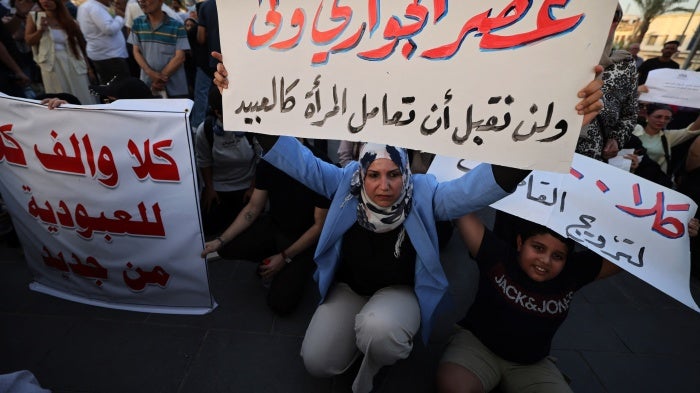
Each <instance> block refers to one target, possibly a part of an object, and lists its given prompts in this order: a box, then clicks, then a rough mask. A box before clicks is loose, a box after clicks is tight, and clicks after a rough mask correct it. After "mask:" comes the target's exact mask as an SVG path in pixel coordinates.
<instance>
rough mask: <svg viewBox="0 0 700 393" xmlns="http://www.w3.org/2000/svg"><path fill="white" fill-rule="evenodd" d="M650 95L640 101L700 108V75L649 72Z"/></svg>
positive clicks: (659, 71) (694, 73)
mask: <svg viewBox="0 0 700 393" xmlns="http://www.w3.org/2000/svg"><path fill="white" fill-rule="evenodd" d="M645 85H646V87H647V88H648V89H649V92H648V93H642V94H640V95H639V101H644V102H656V103H660V104H669V105H678V106H685V107H688V108H700V73H698V72H696V71H690V70H674V69H670V68H662V69H658V70H652V71H650V72H649V76H648V77H647V81H646V83H645Z"/></svg>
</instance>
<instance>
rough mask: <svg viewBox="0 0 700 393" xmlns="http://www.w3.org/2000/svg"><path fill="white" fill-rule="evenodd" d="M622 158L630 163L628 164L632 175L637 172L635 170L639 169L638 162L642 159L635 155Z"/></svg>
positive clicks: (626, 155)
mask: <svg viewBox="0 0 700 393" xmlns="http://www.w3.org/2000/svg"><path fill="white" fill-rule="evenodd" d="M622 157H623V158H626V159H628V160H630V161H632V164H630V172H632V173H634V172H635V171H636V170H637V168H638V167H639V162H640V161H642V157H640V156H638V155H636V154H625V155H624V156H622Z"/></svg>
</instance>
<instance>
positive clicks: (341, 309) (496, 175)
mask: <svg viewBox="0 0 700 393" xmlns="http://www.w3.org/2000/svg"><path fill="white" fill-rule="evenodd" d="M212 55H213V56H214V57H215V58H216V59H218V60H219V61H221V60H222V59H221V54H219V53H216V52H215V53H212ZM597 68H598V70H600V67H597ZM227 75H228V73H227V71H226V68H225V67H224V65H223V63H219V64H218V66H217V72H216V73H215V75H214V78H215V79H214V84H216V85H217V86H218V87H219V89H220V90H223V89H225V88H228V80H227V78H226V77H227ZM600 86H601V83H600V82H599V81H593V82H591V83H589V85H588V86H587V87H586V88H584V89H583V90H582V91H580V92H579V97H582V98H583V99H582V101H581V102H580V103H579V105H577V110H578V112H579V114H587V115H588V116H587V117H586V118H585V119H589V118H590V117H592V116H595V113H596V112H597V111H598V110H600V107H601V104H600V102H599V98H600V97H601V92H600V90H599V89H600ZM584 121H585V120H584ZM257 139H258V141H259V142H260V144H261V145H262V147H263V149H264V150H265V152H266V154H265V155H264V156H263V159H264V160H265V161H267V162H269V163H270V164H272V165H273V166H275V167H277V168H279V169H281V170H282V171H284V172H286V173H287V174H288V175H290V176H291V177H293V178H295V179H297V180H298V181H300V182H302V183H303V184H305V185H306V186H307V187H309V188H310V189H312V190H314V191H316V192H317V193H319V194H321V195H322V196H325V197H327V198H329V199H331V206H330V208H329V210H328V215H327V217H326V221H325V223H324V226H323V229H322V231H321V236H320V239H319V242H318V246H317V247H316V253H315V255H314V260H315V261H316V265H317V270H316V272H315V274H314V278H315V280H316V281H317V282H318V285H319V292H320V294H321V304H320V305H319V306H318V308H317V309H316V312H315V313H314V315H313V317H312V318H311V321H310V322H309V327H308V329H307V330H306V334H305V336H304V341H303V343H302V346H301V356H302V358H303V360H304V365H305V366H306V369H307V371H309V373H311V374H312V375H314V376H317V377H331V376H334V375H339V374H342V373H343V372H345V371H346V370H347V369H348V368H350V366H352V364H353V363H354V361H355V360H356V359H357V358H358V357H359V356H361V355H362V354H364V357H363V358H362V363H361V364H360V368H359V371H358V374H357V376H356V377H355V380H354V381H353V384H352V390H353V392H355V393H363V392H369V391H370V390H371V389H372V384H373V378H374V376H375V375H376V374H377V372H378V371H379V369H380V368H381V367H383V366H387V365H391V364H394V363H395V362H396V361H398V360H400V359H405V358H407V357H408V355H409V354H410V353H411V350H412V348H413V337H414V336H415V334H416V333H417V331H418V329H419V328H421V330H422V338H423V340H424V341H425V342H427V341H428V338H429V337H430V332H431V329H432V325H433V322H434V320H435V317H436V316H437V315H438V308H439V306H441V305H442V306H444V305H446V304H445V302H446V300H447V299H448V292H447V289H448V283H447V279H446V277H445V272H444V271H443V269H442V266H441V264H440V258H439V251H438V237H437V231H436V228H435V222H436V221H439V220H451V219H456V218H458V217H461V216H463V215H465V214H467V213H469V212H472V211H475V210H478V209H480V208H483V207H486V206H488V205H490V204H491V203H493V202H495V201H497V200H499V199H501V198H503V197H504V196H506V195H507V194H508V193H509V192H512V191H513V190H514V189H515V187H516V186H517V184H518V183H519V182H520V181H521V180H522V179H524V178H525V176H526V175H527V174H528V173H529V171H523V170H520V169H514V168H507V167H502V166H498V165H479V166H478V167H476V168H475V169H473V170H471V171H469V172H468V173H466V174H465V175H463V176H462V177H460V178H458V179H455V180H452V181H449V182H442V183H440V182H438V181H437V180H436V179H435V177H434V176H432V175H412V174H411V172H410V169H409V167H408V155H407V152H406V150H405V149H403V148H398V147H393V146H388V145H380V144H374V143H368V144H365V145H364V146H363V147H362V149H361V150H360V154H359V159H358V161H354V162H351V163H349V164H348V165H346V166H345V167H343V168H339V167H337V166H335V165H332V164H329V163H327V162H324V161H322V160H320V159H317V158H316V157H315V156H314V155H313V154H312V153H311V152H310V151H309V150H308V149H307V148H305V147H304V146H303V145H302V144H301V143H300V142H299V141H297V140H296V139H295V138H292V137H276V136H267V135H258V136H257Z"/></svg>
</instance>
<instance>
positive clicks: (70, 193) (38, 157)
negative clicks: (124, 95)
mask: <svg viewBox="0 0 700 393" xmlns="http://www.w3.org/2000/svg"><path fill="white" fill-rule="evenodd" d="M137 106H138V109H133V108H134V103H129V102H128V101H117V102H115V103H113V104H110V105H93V106H85V107H80V106H71V105H66V106H65V107H62V108H59V109H56V110H53V111H49V110H48V109H46V107H45V106H42V105H39V104H38V103H37V102H36V101H32V100H23V99H17V98H13V97H8V96H0V113H2V114H3V115H2V119H0V193H1V194H2V198H3V200H4V202H5V203H6V205H7V207H8V209H9V212H10V215H11V217H12V221H13V225H14V227H15V230H16V232H17V235H18V236H19V239H20V241H21V243H22V247H23V249H24V253H25V258H26V260H27V264H28V266H29V268H30V270H31V271H32V273H33V275H34V280H35V282H34V283H32V284H31V288H32V289H34V290H37V291H41V292H45V293H48V294H51V295H54V296H59V297H62V298H66V299H69V300H73V301H78V302H83V303H87V304H92V305H98V306H103V307H112V308H119V309H127V310H135V311H145V312H162V313H175V314H204V313H207V312H209V311H211V310H212V309H213V308H214V307H215V302H214V300H213V299H212V297H211V295H210V293H209V285H208V279H207V272H206V264H205V263H204V260H203V259H202V258H201V257H200V255H199V254H200V252H201V250H202V246H203V243H204V239H203V237H202V233H201V224H200V222H201V221H200V215H199V204H198V203H197V195H196V187H197V186H196V172H195V170H194V168H195V166H194V158H193V154H192V140H191V135H190V132H189V129H188V126H187V122H188V120H187V112H188V111H189V110H190V108H191V106H192V102H191V101H189V100H167V101H166V100H139V101H138V103H137ZM129 108H131V109H129Z"/></svg>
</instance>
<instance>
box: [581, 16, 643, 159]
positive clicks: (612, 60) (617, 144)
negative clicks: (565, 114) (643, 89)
mask: <svg viewBox="0 0 700 393" xmlns="http://www.w3.org/2000/svg"><path fill="white" fill-rule="evenodd" d="M622 15H623V13H622V7H620V5H619V4H618V5H617V10H616V11H615V15H614V16H613V21H612V24H611V25H610V33H609V35H608V41H607V43H606V45H605V49H604V50H603V54H602V56H601V58H600V65H602V66H603V68H604V70H603V103H604V107H603V109H602V110H601V111H600V113H599V114H598V116H596V118H595V119H594V120H593V121H592V122H591V123H590V124H588V125H586V126H585V127H583V128H582V130H581V135H580V136H579V140H578V143H577V144H576V152H577V153H579V154H583V155H585V156H588V157H591V158H593V159H596V160H607V159H609V158H612V157H615V156H616V155H617V153H618V151H619V150H620V148H622V147H623V146H624V145H625V143H627V140H628V139H629V136H630V135H631V134H632V130H634V126H635V125H636V124H637V94H636V92H637V68H636V66H635V62H634V58H633V57H632V55H631V54H630V53H629V52H627V51H624V50H612V46H613V38H614V37H615V29H617V25H618V23H620V21H621V20H622Z"/></svg>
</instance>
